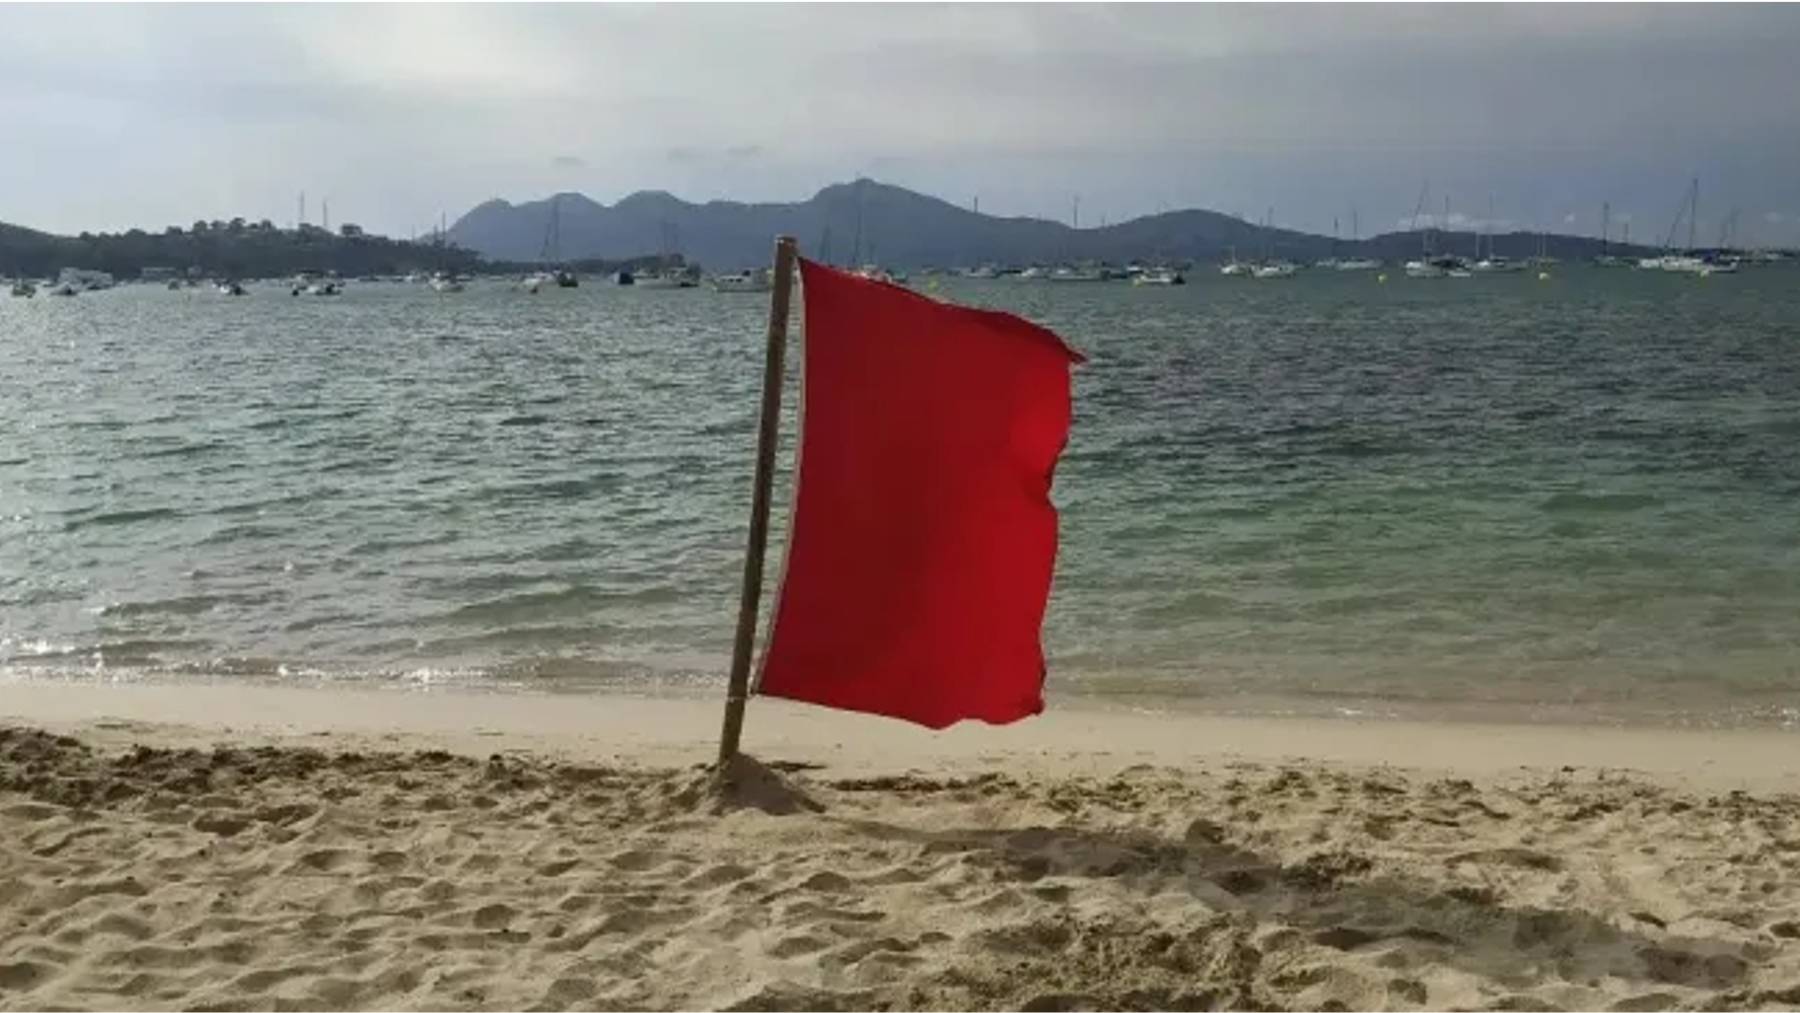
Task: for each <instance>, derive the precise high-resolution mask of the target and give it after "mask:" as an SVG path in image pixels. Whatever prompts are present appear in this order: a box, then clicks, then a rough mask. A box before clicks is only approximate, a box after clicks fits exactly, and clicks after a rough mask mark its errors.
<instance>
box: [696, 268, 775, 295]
mask: <svg viewBox="0 0 1800 1013" xmlns="http://www.w3.org/2000/svg"><path fill="white" fill-rule="evenodd" d="M711 283H712V288H713V291H714V292H767V291H769V290H770V289H771V288H773V287H774V285H773V284H772V283H771V282H770V280H769V272H768V271H767V270H766V269H765V270H759V271H733V272H731V273H729V274H715V275H713V276H712V279H711Z"/></svg>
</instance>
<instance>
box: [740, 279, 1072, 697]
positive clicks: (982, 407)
mask: <svg viewBox="0 0 1800 1013" xmlns="http://www.w3.org/2000/svg"><path fill="white" fill-rule="evenodd" d="M801 276H802V278H803V280H804V285H805V290H804V291H805V299H806V365H805V374H804V380H803V394H802V398H803V404H802V412H801V419H802V423H801V436H800V464H799V475H798V479H797V480H798V483H799V488H798V494H797V496H796V498H795V503H794V516H793V521H792V525H791V529H790V533H789V538H788V550H787V561H786V569H785V574H784V576H783V579H782V583H781V588H780V591H779V594H778V598H777V602H776V607H775V624H774V629H773V632H772V634H771V636H770V638H769V646H768V651H767V653H766V654H765V655H764V658H763V669H762V676H761V681H760V691H761V692H763V693H765V694H768V695H770V696H778V697H785V698H788V699H791V700H805V701H808V702H811V703H816V704H823V705H824V706H827V707H838V708H842V709H845V710H854V711H865V712H868V713H872V714H884V715H887V716H889V717H896V718H901V719H903V720H906V721H913V722H916V723H918V724H921V725H925V726H927V727H930V728H943V727H946V726H948V725H952V724H955V723H956V722H957V721H961V720H963V719H965V718H974V719H976V720H980V721H987V722H991V723H995V724H1000V723H1004V722H1008V721H1016V720H1018V719H1020V718H1024V717H1029V716H1031V715H1033V714H1036V713H1038V712H1039V711H1041V710H1043V706H1044V704H1043V678H1044V653H1043V648H1042V646H1041V644H1040V641H1039V635H1040V631H1041V628H1042V625H1043V618H1044V607H1045V604H1046V602H1047V600H1048V598H1049V594H1050V578H1051V571H1052V569H1053V568H1054V566H1055V562H1056V510H1055V508H1054V507H1052V506H1051V504H1050V480H1051V474H1052V472H1053V471H1054V469H1055V466H1056V459H1057V456H1058V455H1059V454H1060V453H1061V452H1062V448H1063V445H1064V443H1066V442H1067V440H1068V435H1069V414H1070V406H1069V370H1070V367H1071V366H1072V365H1073V364H1074V363H1077V362H1080V361H1082V359H1081V356H1080V355H1079V354H1077V353H1076V352H1074V351H1072V350H1070V349H1069V348H1068V347H1067V346H1066V345H1064V344H1063V342H1062V340H1061V339H1060V338H1058V337H1057V336H1056V335H1055V334H1052V333H1051V332H1050V331H1047V330H1045V329H1044V328H1042V327H1039V326H1037V325H1035V324H1031V323H1028V322H1026V321H1024V320H1021V319H1019V318H1018V317H1015V316H1012V315H1010V314H1006V313H997V312H992V311H987V310H973V309H963V308H960V307H955V306H948V305H945V304H943V303H939V302H937V301H935V300H932V299H928V298H925V297H924V296H921V295H917V294H915V293H912V292H909V291H906V290H905V289H902V288H898V287H895V286H893V285H888V284H885V283H882V282H876V281H870V280H866V279H863V278H859V277H855V276H852V275H848V274H844V273H842V272H839V271H834V270H832V269H831V268H828V267H824V266H821V265H819V264H814V263H811V262H807V261H802V262H801Z"/></svg>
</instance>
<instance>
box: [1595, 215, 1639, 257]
mask: <svg viewBox="0 0 1800 1013" xmlns="http://www.w3.org/2000/svg"><path fill="white" fill-rule="evenodd" d="M1625 242H1626V243H1627V244H1630V242H1631V223H1630V222H1626V223H1625ZM1630 265H1631V262H1630V261H1629V260H1626V259H1625V258H1624V257H1620V256H1615V255H1614V254H1613V252H1612V202H1611V201H1605V202H1603V203H1602V204H1601V205H1600V255H1599V256H1598V257H1595V258H1594V266H1595V267H1629V266H1630Z"/></svg>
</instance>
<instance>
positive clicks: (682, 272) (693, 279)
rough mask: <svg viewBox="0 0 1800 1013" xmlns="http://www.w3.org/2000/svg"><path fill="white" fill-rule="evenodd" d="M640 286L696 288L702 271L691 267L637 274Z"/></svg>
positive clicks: (637, 283) (638, 285)
mask: <svg viewBox="0 0 1800 1013" xmlns="http://www.w3.org/2000/svg"><path fill="white" fill-rule="evenodd" d="M635 283H636V285H637V287H638V288H694V287H696V286H698V285H699V284H700V272H699V271H697V270H695V269H694V268H691V267H683V268H677V269H674V270H665V271H652V272H650V273H649V274H640V275H638V276H637V278H636V281H635Z"/></svg>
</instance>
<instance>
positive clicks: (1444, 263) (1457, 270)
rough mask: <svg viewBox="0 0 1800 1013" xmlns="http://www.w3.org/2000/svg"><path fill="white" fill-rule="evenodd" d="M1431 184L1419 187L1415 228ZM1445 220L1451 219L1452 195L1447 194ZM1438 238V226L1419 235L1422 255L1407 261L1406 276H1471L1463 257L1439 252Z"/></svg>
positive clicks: (1446, 221) (1414, 211) (1415, 207)
mask: <svg viewBox="0 0 1800 1013" xmlns="http://www.w3.org/2000/svg"><path fill="white" fill-rule="evenodd" d="M1430 186H1431V184H1430V182H1429V181H1428V182H1427V183H1426V184H1425V185H1424V186H1422V187H1420V189H1419V202H1418V204H1417V205H1415V206H1414V208H1413V225H1414V227H1415V228H1416V227H1417V226H1418V221H1419V215H1420V213H1421V212H1423V211H1424V209H1425V197H1426V195H1427V194H1428V193H1429V192H1430ZM1444 221H1445V223H1446V224H1447V223H1448V222H1449V221H1450V197H1449V196H1448V195H1445V197H1444ZM1436 239H1437V229H1436V227H1435V226H1432V227H1428V228H1426V229H1425V231H1424V233H1423V234H1422V235H1421V236H1420V237H1419V245H1420V253H1421V256H1420V257H1419V259H1418V260H1409V261H1407V262H1406V276H1407V277H1408V278H1467V277H1470V276H1471V273H1470V271H1469V268H1468V265H1467V264H1466V263H1464V262H1463V259H1462V258H1461V257H1458V256H1456V255H1454V254H1449V253H1438V252H1437V251H1436V246H1437V243H1436Z"/></svg>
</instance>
